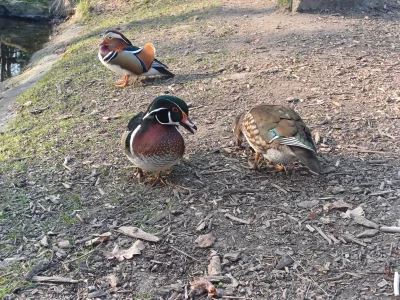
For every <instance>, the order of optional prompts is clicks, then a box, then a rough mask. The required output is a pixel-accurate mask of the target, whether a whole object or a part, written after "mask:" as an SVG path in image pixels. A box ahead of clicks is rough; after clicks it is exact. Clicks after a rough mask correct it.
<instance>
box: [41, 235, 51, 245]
mask: <svg viewBox="0 0 400 300" xmlns="http://www.w3.org/2000/svg"><path fill="white" fill-rule="evenodd" d="M39 243H40V245H42V246H43V247H47V246H49V241H48V238H47V235H45V236H44V237H43V238H42V239H41V240H40V242H39Z"/></svg>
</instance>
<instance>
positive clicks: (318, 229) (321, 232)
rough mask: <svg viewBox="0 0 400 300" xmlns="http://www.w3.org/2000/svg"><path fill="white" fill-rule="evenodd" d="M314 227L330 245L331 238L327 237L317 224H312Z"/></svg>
mask: <svg viewBox="0 0 400 300" xmlns="http://www.w3.org/2000/svg"><path fill="white" fill-rule="evenodd" d="M314 228H315V230H317V231H318V233H319V234H320V235H321V236H322V237H323V238H324V239H325V240H327V242H328V244H329V245H332V241H331V239H330V238H328V236H327V235H326V234H325V233H324V232H323V231H322V229H321V228H319V227H318V226H315V225H314Z"/></svg>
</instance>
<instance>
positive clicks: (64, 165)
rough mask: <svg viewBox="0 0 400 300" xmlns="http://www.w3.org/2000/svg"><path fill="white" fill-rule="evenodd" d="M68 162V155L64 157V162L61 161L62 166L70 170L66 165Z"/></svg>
mask: <svg viewBox="0 0 400 300" xmlns="http://www.w3.org/2000/svg"><path fill="white" fill-rule="evenodd" d="M67 163H68V157H66V158H64V162H63V164H62V165H63V167H64V168H66V169H67V170H68V171H70V172H71V171H72V169H71V168H70V167H68V166H67Z"/></svg>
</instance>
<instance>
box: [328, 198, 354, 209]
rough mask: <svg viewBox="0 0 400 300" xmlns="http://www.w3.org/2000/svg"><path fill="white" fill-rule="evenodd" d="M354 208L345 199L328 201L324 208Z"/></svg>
mask: <svg viewBox="0 0 400 300" xmlns="http://www.w3.org/2000/svg"><path fill="white" fill-rule="evenodd" d="M350 208H352V206H351V205H350V204H348V203H346V202H344V201H343V200H338V201H335V202H332V203H327V204H325V205H324V210H327V211H330V210H333V209H338V210H347V209H350Z"/></svg>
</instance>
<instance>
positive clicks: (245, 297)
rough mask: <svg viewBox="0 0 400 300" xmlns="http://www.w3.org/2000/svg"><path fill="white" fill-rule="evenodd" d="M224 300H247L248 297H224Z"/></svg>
mask: <svg viewBox="0 0 400 300" xmlns="http://www.w3.org/2000/svg"><path fill="white" fill-rule="evenodd" d="M222 298H224V299H246V297H237V296H222Z"/></svg>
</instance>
